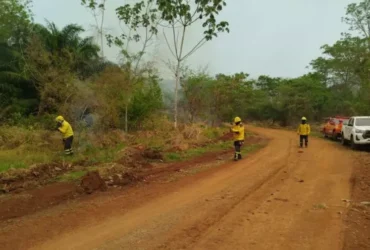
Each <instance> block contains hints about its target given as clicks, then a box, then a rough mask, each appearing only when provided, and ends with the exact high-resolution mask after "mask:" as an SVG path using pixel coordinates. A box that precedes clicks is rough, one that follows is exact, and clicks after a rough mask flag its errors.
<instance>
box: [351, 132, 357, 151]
mask: <svg viewBox="0 0 370 250" xmlns="http://www.w3.org/2000/svg"><path fill="white" fill-rule="evenodd" d="M351 149H353V150H356V149H357V145H356V144H355V140H354V139H353V135H351Z"/></svg>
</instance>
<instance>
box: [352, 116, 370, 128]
mask: <svg viewBox="0 0 370 250" xmlns="http://www.w3.org/2000/svg"><path fill="white" fill-rule="evenodd" d="M355 125H356V126H360V127H361V126H370V118H357V119H356V123H355Z"/></svg>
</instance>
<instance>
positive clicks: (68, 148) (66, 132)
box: [55, 116, 73, 155]
mask: <svg viewBox="0 0 370 250" xmlns="http://www.w3.org/2000/svg"><path fill="white" fill-rule="evenodd" d="M55 121H56V122H57V129H58V130H59V132H61V133H62V135H63V144H64V153H65V154H66V155H72V154H73V150H72V143H73V129H72V126H71V125H70V124H69V123H68V122H67V121H65V120H64V118H63V116H58V117H57V118H55Z"/></svg>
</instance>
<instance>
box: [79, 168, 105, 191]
mask: <svg viewBox="0 0 370 250" xmlns="http://www.w3.org/2000/svg"><path fill="white" fill-rule="evenodd" d="M81 187H82V188H83V190H84V191H85V193H87V194H91V193H93V192H94V191H97V190H100V191H106V190H107V185H106V184H105V181H104V180H103V179H102V178H101V177H100V174H99V172H98V171H92V172H88V173H87V174H86V175H85V176H84V177H82V180H81Z"/></svg>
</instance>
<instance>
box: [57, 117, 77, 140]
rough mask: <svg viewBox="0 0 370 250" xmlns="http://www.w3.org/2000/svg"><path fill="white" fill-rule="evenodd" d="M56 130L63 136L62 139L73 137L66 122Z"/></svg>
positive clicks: (71, 130)
mask: <svg viewBox="0 0 370 250" xmlns="http://www.w3.org/2000/svg"><path fill="white" fill-rule="evenodd" d="M58 130H59V131H60V132H61V133H62V134H63V138H64V139H66V138H68V137H71V136H73V129H72V126H71V124H69V123H68V122H67V121H63V123H62V126H60V127H59V128H58Z"/></svg>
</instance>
